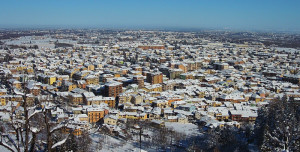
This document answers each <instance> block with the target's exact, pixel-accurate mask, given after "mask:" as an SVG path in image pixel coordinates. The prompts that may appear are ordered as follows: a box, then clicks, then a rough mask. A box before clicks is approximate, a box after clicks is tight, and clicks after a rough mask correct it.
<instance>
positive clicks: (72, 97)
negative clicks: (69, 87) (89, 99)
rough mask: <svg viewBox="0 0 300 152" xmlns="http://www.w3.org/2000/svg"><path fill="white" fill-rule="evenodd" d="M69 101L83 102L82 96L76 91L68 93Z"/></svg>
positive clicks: (77, 103) (73, 102)
mask: <svg viewBox="0 0 300 152" xmlns="http://www.w3.org/2000/svg"><path fill="white" fill-rule="evenodd" d="M69 102H70V103H72V104H74V105H79V104H83V96H82V95H81V94H77V93H69Z"/></svg>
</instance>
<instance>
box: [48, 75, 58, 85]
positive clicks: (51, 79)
mask: <svg viewBox="0 0 300 152" xmlns="http://www.w3.org/2000/svg"><path fill="white" fill-rule="evenodd" d="M54 82H56V77H55V76H49V77H48V84H50V85H52V84H53V83H54Z"/></svg>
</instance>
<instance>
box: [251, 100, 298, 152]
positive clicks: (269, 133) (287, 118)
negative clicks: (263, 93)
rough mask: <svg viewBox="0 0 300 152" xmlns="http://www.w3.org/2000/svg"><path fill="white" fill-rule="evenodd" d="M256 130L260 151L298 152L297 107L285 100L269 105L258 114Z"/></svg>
mask: <svg viewBox="0 0 300 152" xmlns="http://www.w3.org/2000/svg"><path fill="white" fill-rule="evenodd" d="M256 128H257V129H256V132H255V133H256V136H255V137H256V140H258V141H259V140H260V142H258V145H259V146H260V149H261V150H262V151H300V109H299V105H297V104H295V103H293V102H289V101H287V100H278V101H274V102H272V103H270V105H269V106H268V107H266V108H263V109H262V111H261V112H260V113H259V117H258V120H257V122H256Z"/></svg>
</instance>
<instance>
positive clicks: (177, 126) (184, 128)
mask: <svg viewBox="0 0 300 152" xmlns="http://www.w3.org/2000/svg"><path fill="white" fill-rule="evenodd" d="M165 125H166V127H167V128H169V129H174V131H176V132H180V133H185V134H186V135H187V136H191V135H197V134H199V129H198V126H197V125H195V124H192V123H186V124H182V123H177V122H166V123H165Z"/></svg>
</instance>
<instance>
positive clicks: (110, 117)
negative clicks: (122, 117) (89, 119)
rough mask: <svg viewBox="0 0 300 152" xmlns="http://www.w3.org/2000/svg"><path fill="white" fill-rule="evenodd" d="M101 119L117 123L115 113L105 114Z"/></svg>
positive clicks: (113, 123) (112, 123) (109, 122)
mask: <svg viewBox="0 0 300 152" xmlns="http://www.w3.org/2000/svg"><path fill="white" fill-rule="evenodd" d="M103 119H104V123H105V124H109V125H117V121H118V117H117V116H115V115H106V116H105V117H104V118H103Z"/></svg>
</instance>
